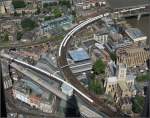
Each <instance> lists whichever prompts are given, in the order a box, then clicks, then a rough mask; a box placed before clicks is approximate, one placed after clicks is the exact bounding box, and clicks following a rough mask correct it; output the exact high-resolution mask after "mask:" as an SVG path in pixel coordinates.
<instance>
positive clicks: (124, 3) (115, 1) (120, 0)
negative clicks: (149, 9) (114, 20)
mask: <svg viewBox="0 0 150 118" xmlns="http://www.w3.org/2000/svg"><path fill="white" fill-rule="evenodd" d="M108 2H109V4H110V6H111V8H113V9H122V8H131V7H138V6H144V5H147V4H150V1H149V0H108Z"/></svg>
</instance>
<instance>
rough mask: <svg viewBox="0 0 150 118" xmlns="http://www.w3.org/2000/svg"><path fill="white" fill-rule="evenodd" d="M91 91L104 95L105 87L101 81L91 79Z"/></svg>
mask: <svg viewBox="0 0 150 118" xmlns="http://www.w3.org/2000/svg"><path fill="white" fill-rule="evenodd" d="M89 90H91V91H93V92H94V93H96V94H103V93H104V87H103V84H102V82H101V81H99V80H97V79H91V80H90V83H89Z"/></svg>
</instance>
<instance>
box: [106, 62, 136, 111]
mask: <svg viewBox="0 0 150 118" xmlns="http://www.w3.org/2000/svg"><path fill="white" fill-rule="evenodd" d="M135 78H136V76H134V75H132V74H130V75H128V74H127V65H126V64H121V63H120V64H118V66H117V68H116V75H115V76H110V75H109V76H108V77H107V78H106V81H105V84H104V87H105V88H106V91H105V93H106V94H108V95H111V96H112V98H113V100H114V101H115V102H116V104H119V106H120V108H121V109H122V110H123V111H124V112H127V111H131V110H132V107H131V104H130V103H131V101H126V100H127V99H128V100H130V99H131V97H132V96H134V95H136V89H135V86H134V80H135ZM124 101H126V102H127V104H126V103H125V102H124Z"/></svg>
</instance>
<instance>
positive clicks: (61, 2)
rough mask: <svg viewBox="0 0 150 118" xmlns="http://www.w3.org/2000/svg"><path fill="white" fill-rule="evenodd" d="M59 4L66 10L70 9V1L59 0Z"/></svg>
mask: <svg viewBox="0 0 150 118" xmlns="http://www.w3.org/2000/svg"><path fill="white" fill-rule="evenodd" d="M59 4H60V5H62V6H66V7H68V8H70V7H71V4H70V1H69V0H60V1H59Z"/></svg>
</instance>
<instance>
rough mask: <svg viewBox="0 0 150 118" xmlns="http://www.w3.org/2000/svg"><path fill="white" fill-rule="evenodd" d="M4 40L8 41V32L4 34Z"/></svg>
mask: <svg viewBox="0 0 150 118" xmlns="http://www.w3.org/2000/svg"><path fill="white" fill-rule="evenodd" d="M4 41H9V35H8V33H5V34H4Z"/></svg>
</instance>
